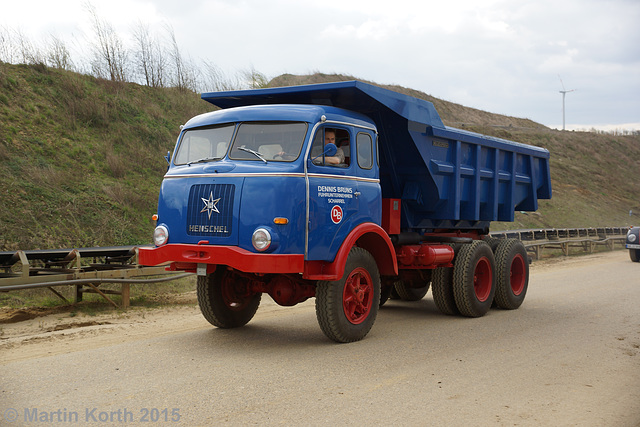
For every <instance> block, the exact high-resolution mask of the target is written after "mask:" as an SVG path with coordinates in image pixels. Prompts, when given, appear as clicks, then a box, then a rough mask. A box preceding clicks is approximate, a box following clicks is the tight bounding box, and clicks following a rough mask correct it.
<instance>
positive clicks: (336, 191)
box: [306, 124, 360, 261]
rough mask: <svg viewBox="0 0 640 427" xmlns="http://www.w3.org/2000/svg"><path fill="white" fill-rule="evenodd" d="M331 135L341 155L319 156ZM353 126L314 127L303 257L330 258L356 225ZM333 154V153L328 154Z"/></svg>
mask: <svg viewBox="0 0 640 427" xmlns="http://www.w3.org/2000/svg"><path fill="white" fill-rule="evenodd" d="M332 133H333V134H334V135H335V138H334V140H335V144H336V145H337V146H338V149H339V150H341V151H342V154H343V156H344V159H343V160H342V161H341V162H340V163H338V164H335V163H331V162H332V161H333V159H329V158H326V157H324V156H322V152H323V150H324V145H325V141H329V140H330V139H331V134H332ZM353 135H354V133H353V129H351V128H349V127H346V126H338V125H332V124H327V125H324V126H320V127H318V129H317V130H316V133H315V135H314V138H313V140H312V141H313V144H312V146H311V149H310V151H309V156H308V158H307V159H306V162H307V179H308V185H309V188H308V196H307V197H308V200H307V203H308V212H309V221H308V224H307V227H308V228H307V251H306V255H307V257H306V259H307V260H314V261H315V260H323V261H332V260H333V259H334V257H335V255H336V253H337V249H338V248H339V247H340V244H341V243H342V241H343V240H344V239H345V238H346V236H347V235H348V234H349V232H350V231H351V230H352V229H353V228H354V227H355V225H357V220H358V212H359V211H360V206H359V199H358V181H357V173H356V169H357V168H356V166H354V164H353V163H354V162H353V158H354V157H353V144H351V141H352V140H353ZM332 157H335V156H332Z"/></svg>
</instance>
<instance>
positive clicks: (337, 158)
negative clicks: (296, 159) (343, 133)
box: [311, 129, 345, 165]
mask: <svg viewBox="0 0 640 427" xmlns="http://www.w3.org/2000/svg"><path fill="white" fill-rule="evenodd" d="M335 143H336V131H335V130H333V129H325V131H324V145H327V144H335ZM324 145H323V146H322V147H321V146H320V144H314V146H313V148H312V149H311V157H318V158H317V159H316V160H315V161H314V162H313V163H314V164H322V157H321V156H322V151H323V150H324ZM324 164H327V165H343V164H345V163H344V151H342V148H340V147H338V151H336V154H335V155H333V156H325V158H324Z"/></svg>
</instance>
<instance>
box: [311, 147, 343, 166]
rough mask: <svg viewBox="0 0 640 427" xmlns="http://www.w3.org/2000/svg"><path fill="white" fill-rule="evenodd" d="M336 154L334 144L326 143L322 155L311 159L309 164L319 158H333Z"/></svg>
mask: <svg viewBox="0 0 640 427" xmlns="http://www.w3.org/2000/svg"><path fill="white" fill-rule="evenodd" d="M337 152H338V147H336V144H332V143H328V144H327V145H325V146H324V151H323V152H322V154H320V155H319V156H316V157H314V158H313V159H311V162H314V161H315V160H316V159H319V158H320V157H325V156H326V157H332V156H335V155H336V153H337ZM323 161H324V159H323Z"/></svg>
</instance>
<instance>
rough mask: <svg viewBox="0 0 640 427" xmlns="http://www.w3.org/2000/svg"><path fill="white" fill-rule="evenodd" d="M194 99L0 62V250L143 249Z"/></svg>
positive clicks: (197, 107)
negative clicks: (171, 154) (168, 159)
mask: <svg viewBox="0 0 640 427" xmlns="http://www.w3.org/2000/svg"><path fill="white" fill-rule="evenodd" d="M205 104H206V103H204V102H202V101H200V100H199V97H198V95H197V94H195V93H183V92H179V91H176V90H171V89H151V88H148V87H144V86H139V85H136V84H131V83H126V84H120V83H114V82H111V81H107V80H101V79H96V78H93V77H90V76H86V75H81V74H77V73H72V72H67V71H61V70H56V69H50V68H46V67H33V66H26V65H8V64H4V63H0V250H14V249H36V248H61V247H91V246H109V245H127V244H141V243H148V242H150V240H151V237H150V233H151V232H152V229H153V227H152V221H151V218H150V217H151V215H152V214H153V213H154V212H155V209H156V205H157V194H158V188H159V186H160V183H161V181H162V175H163V174H164V171H165V170H166V161H165V160H164V159H163V157H162V156H163V155H164V154H166V152H167V150H171V149H172V148H173V145H174V143H175V138H176V136H177V134H178V132H179V125H180V124H182V123H184V122H185V121H186V120H188V119H189V118H190V117H192V116H193V115H195V114H199V113H201V112H204V111H206V110H210V108H208V107H207V105H205Z"/></svg>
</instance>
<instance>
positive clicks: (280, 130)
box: [229, 122, 307, 162]
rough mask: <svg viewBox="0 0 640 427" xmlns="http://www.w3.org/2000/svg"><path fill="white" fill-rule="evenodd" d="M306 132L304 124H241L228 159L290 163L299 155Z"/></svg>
mask: <svg viewBox="0 0 640 427" xmlns="http://www.w3.org/2000/svg"><path fill="white" fill-rule="evenodd" d="M306 133H307V124H306V123H282V122H269V123H242V124H241V125H240V127H239V128H238V133H237V135H236V137H235V140H234V141H233V147H231V151H230V152H229V158H230V159H233V160H255V161H263V162H266V161H276V162H292V161H294V160H295V159H297V158H298V156H300V151H301V150H302V143H303V142H304V137H305V135H306Z"/></svg>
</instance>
